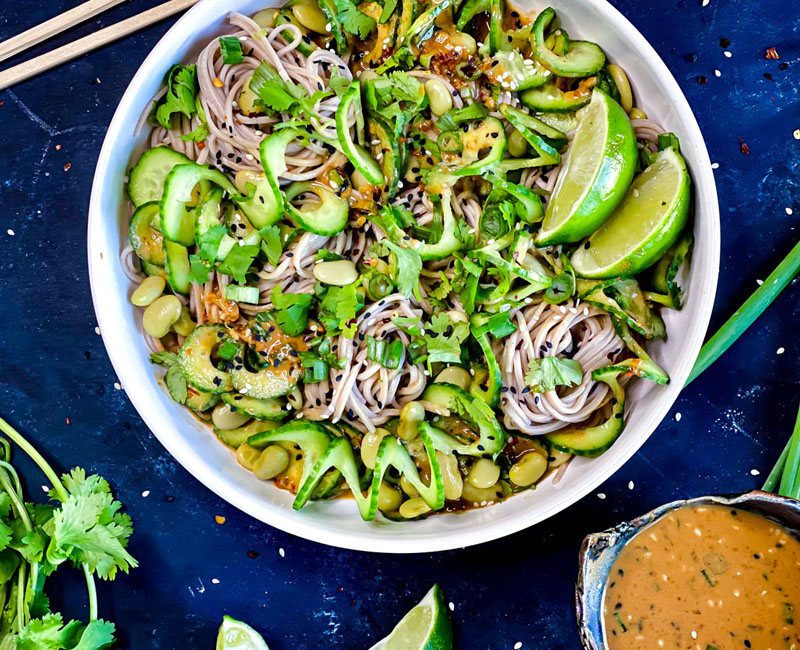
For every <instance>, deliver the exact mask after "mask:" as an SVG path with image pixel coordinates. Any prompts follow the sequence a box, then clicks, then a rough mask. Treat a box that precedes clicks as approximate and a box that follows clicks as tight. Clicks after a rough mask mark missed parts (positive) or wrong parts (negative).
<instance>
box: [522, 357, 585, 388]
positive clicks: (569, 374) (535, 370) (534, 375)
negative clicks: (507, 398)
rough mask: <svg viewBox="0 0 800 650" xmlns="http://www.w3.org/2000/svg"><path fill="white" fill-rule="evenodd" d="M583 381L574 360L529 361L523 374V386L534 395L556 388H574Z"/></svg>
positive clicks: (547, 359)
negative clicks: (529, 388)
mask: <svg viewBox="0 0 800 650" xmlns="http://www.w3.org/2000/svg"><path fill="white" fill-rule="evenodd" d="M582 381H583V369H582V368H581V364H580V362H578V361H576V360H575V359H562V358H561V357H543V358H541V359H531V361H530V363H529V364H528V372H526V373H525V385H526V386H530V387H531V389H532V390H533V392H535V393H545V392H547V391H549V390H553V389H555V388H556V386H574V385H576V384H580V383H581V382H582Z"/></svg>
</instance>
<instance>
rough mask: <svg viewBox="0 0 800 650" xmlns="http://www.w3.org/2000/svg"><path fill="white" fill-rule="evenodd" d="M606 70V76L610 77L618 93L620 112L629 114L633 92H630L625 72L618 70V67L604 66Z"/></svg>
mask: <svg viewBox="0 0 800 650" xmlns="http://www.w3.org/2000/svg"><path fill="white" fill-rule="evenodd" d="M606 70H607V71H608V74H610V75H611V78H612V79H613V80H614V83H615V84H616V85H617V90H618V91H619V103H620V106H622V110H624V111H625V112H626V113H630V112H631V108H633V91H631V83H630V81H628V75H626V74H625V71H624V70H623V69H622V68H620V67H619V66H618V65H614V64H613V63H612V64H611V65H607V66H606Z"/></svg>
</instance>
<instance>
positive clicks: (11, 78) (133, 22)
mask: <svg viewBox="0 0 800 650" xmlns="http://www.w3.org/2000/svg"><path fill="white" fill-rule="evenodd" d="M195 3H197V0H169V2H165V3H164V4H160V5H158V6H157V7H153V8H152V9H148V10H147V11H144V12H142V13H140V14H139V15H137V16H131V17H130V18H126V19H125V20H123V21H120V22H118V23H116V24H115V25H111V26H110V27H105V28H104V29H101V30H100V31H99V32H95V33H94V34H89V35H88V36H84V37H83V38H80V39H78V40H77V41H74V42H72V43H69V44H67V45H64V46H62V47H59V48H56V49H55V50H53V51H52V52H48V53H47V54H42V55H41V56H37V57H36V58H34V59H31V60H30V61H26V62H25V63H20V64H19V65H15V66H14V67H12V68H8V69H7V70H3V71H2V72H0V90H3V89H4V88H8V87H9V86H13V85H14V84H16V83H19V82H20V81H24V80H25V79H28V78H30V77H33V76H34V75H37V74H40V73H42V72H44V71H46V70H49V69H50V68H54V67H55V66H57V65H61V64H62V63H66V62H67V61H71V60H72V59H74V58H75V57H78V56H81V55H82V54H86V53H87V52H91V51H92V50H94V49H97V48H98V47H102V46H103V45H107V44H108V43H111V42H113V41H116V40H117V39H120V38H122V37H123V36H127V35H128V34H132V33H133V32H136V31H138V30H140V29H143V28H145V27H148V26H149V25H152V24H153V23H157V22H159V21H160V20H163V19H164V18H168V17H169V16H172V15H173V14H176V13H178V12H179V11H183V10H184V9H188V8H189V7H191V6H192V5H193V4H195Z"/></svg>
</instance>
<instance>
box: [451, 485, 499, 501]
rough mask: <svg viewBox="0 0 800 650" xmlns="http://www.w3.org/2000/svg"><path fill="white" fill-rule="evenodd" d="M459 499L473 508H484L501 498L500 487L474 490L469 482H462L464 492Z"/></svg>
mask: <svg viewBox="0 0 800 650" xmlns="http://www.w3.org/2000/svg"><path fill="white" fill-rule="evenodd" d="M461 498H462V499H464V500H465V501H467V502H468V503H471V504H472V505H475V506H485V505H488V504H490V503H494V502H495V501H500V500H501V499H502V498H503V490H502V489H501V487H500V485H495V486H493V487H490V488H476V487H474V486H473V485H471V484H470V482H469V481H464V490H463V492H462V493H461Z"/></svg>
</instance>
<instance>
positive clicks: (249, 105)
mask: <svg viewBox="0 0 800 650" xmlns="http://www.w3.org/2000/svg"><path fill="white" fill-rule="evenodd" d="M252 80H253V77H252V76H251V77H250V79H248V80H247V81H245V82H244V84H243V85H242V90H241V92H240V93H239V99H238V100H237V103H238V104H239V110H240V111H241V112H242V113H244V114H245V115H258V114H259V113H263V112H264V107H263V106H262V105H261V104H260V100H259V97H258V95H257V94H256V93H255V92H253V90H252V88H250V82H251V81H252ZM241 171H248V172H249V173H250V174H253V175H256V174H257V172H255V171H253V170H241ZM236 176H237V177H238V176H239V172H237V173H236ZM251 182H252V181H251ZM236 187H237V188H239V184H238V183H236ZM239 191H240V192H243V191H244V190H243V189H241V188H240V189H239Z"/></svg>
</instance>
